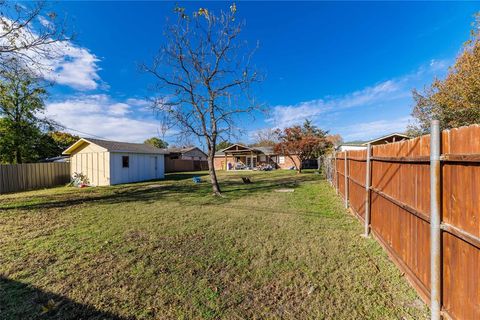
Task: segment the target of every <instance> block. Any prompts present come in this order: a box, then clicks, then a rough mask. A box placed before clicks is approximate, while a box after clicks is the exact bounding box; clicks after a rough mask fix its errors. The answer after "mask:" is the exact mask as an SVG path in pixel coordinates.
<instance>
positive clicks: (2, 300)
mask: <svg viewBox="0 0 480 320" xmlns="http://www.w3.org/2000/svg"><path fill="white" fill-rule="evenodd" d="M0 319H32V320H35V319H62V320H70V319H71V320H73V319H109V320H123V319H128V318H125V317H121V316H118V315H115V314H112V313H109V312H104V311H101V310H98V309H96V308H94V307H92V306H88V305H86V304H82V303H78V302H75V301H73V300H71V299H69V298H66V297H63V296H61V295H58V294H54V293H50V292H45V291H43V290H40V289H38V288H35V287H34V286H31V285H27V284H24V283H21V282H18V281H14V280H10V279H8V278H5V277H3V276H0Z"/></svg>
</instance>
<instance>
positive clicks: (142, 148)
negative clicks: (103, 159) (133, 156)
mask: <svg viewBox="0 0 480 320" xmlns="http://www.w3.org/2000/svg"><path fill="white" fill-rule="evenodd" d="M85 143H91V144H95V145H97V146H100V147H102V148H104V149H106V150H107V151H109V152H125V153H153V154H168V152H167V151H166V150H165V149H159V148H157V147H154V146H152V145H150V144H145V143H130V142H120V141H110V140H100V139H93V138H81V139H80V140H78V141H77V142H75V143H74V144H73V145H71V146H70V147H69V148H68V149H67V150H65V151H63V153H62V154H65V155H70V154H72V153H73V152H74V151H75V150H76V149H78V148H79V147H80V146H82V145H83V144H85Z"/></svg>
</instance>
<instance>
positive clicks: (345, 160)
mask: <svg viewBox="0 0 480 320" xmlns="http://www.w3.org/2000/svg"><path fill="white" fill-rule="evenodd" d="M343 162H344V163H345V170H344V172H343V173H344V176H345V187H344V195H345V208H348V151H345V156H344V157H343Z"/></svg>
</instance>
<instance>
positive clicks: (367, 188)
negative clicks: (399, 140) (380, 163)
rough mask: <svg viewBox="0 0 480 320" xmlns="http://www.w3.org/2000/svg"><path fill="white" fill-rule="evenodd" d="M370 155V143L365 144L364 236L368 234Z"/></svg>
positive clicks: (370, 176) (370, 177)
mask: <svg viewBox="0 0 480 320" xmlns="http://www.w3.org/2000/svg"><path fill="white" fill-rule="evenodd" d="M371 155H372V145H371V144H370V143H369V144H367V162H366V164H365V166H366V167H365V171H366V173H365V237H368V235H369V234H370V186H371V184H372V174H371V170H372V169H371V164H370V157H371Z"/></svg>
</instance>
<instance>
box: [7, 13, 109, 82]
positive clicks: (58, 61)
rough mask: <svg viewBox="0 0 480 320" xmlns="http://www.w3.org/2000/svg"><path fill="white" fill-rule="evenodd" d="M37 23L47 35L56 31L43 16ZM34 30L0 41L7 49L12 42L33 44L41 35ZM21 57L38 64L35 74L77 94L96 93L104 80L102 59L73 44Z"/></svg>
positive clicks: (39, 48) (38, 49) (42, 48)
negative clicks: (100, 71)
mask: <svg viewBox="0 0 480 320" xmlns="http://www.w3.org/2000/svg"><path fill="white" fill-rule="evenodd" d="M38 22H39V25H41V26H43V28H45V29H46V30H48V31H50V29H52V28H53V25H52V22H51V21H49V20H48V19H47V18H45V17H43V16H39V17H38ZM4 23H13V21H12V20H9V19H8V18H4ZM31 26H32V25H29V26H26V27H24V28H23V29H21V32H20V34H19V35H18V37H13V36H10V37H2V38H0V40H1V41H2V42H3V44H6V43H8V45H11V42H15V43H17V44H18V45H20V44H21V43H22V42H26V43H31V42H34V40H35V39H37V38H38V34H37V33H36V31H35V30H34V29H32V28H31ZM39 28H41V27H39ZM6 31H8V30H3V29H0V33H4V32H6ZM0 44H2V43H0ZM20 53H22V54H23V55H24V56H25V57H28V59H29V60H30V61H33V62H35V65H34V69H35V71H36V72H38V74H39V75H40V76H42V77H44V78H45V79H46V80H49V81H54V82H56V83H58V84H61V85H66V86H69V87H72V88H74V89H77V90H94V89H97V88H98V87H99V86H100V82H101V81H100V80H101V79H100V76H99V75H98V72H99V70H100V68H99V66H98V62H99V61H100V59H99V58H98V57H97V56H96V55H95V54H93V53H91V52H90V51H89V50H88V49H87V48H83V47H80V46H77V45H75V44H73V43H72V42H71V41H62V42H54V43H50V44H45V45H43V46H37V47H36V48H35V49H32V48H30V49H25V50H21V51H20ZM47 53H48V54H47ZM46 55H48V56H46ZM28 59H27V60H28ZM30 61H27V63H28V62H30ZM39 66H40V68H39Z"/></svg>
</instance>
